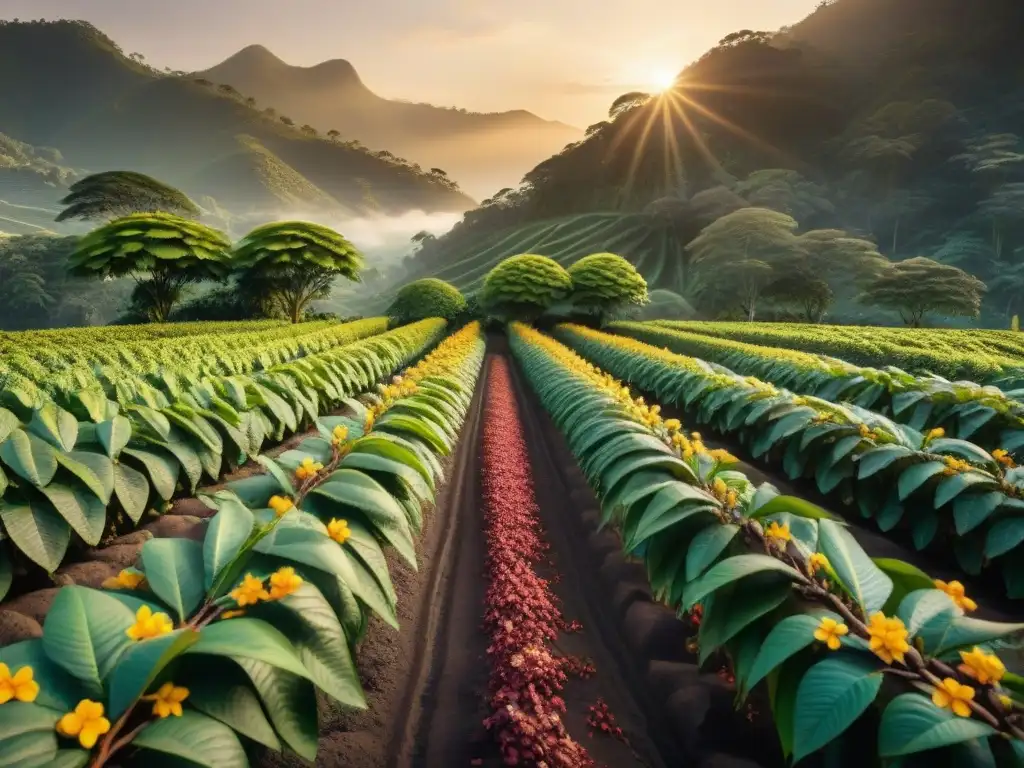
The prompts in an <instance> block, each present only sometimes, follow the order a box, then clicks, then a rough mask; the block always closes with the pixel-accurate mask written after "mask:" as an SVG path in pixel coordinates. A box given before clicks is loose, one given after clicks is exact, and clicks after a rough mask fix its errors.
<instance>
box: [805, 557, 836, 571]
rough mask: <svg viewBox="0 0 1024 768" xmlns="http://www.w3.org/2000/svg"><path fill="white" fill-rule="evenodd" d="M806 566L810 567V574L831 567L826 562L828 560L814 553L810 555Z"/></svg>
mask: <svg viewBox="0 0 1024 768" xmlns="http://www.w3.org/2000/svg"><path fill="white" fill-rule="evenodd" d="M807 565H808V566H809V567H810V569H811V573H812V574H813V573H815V572H816V571H822V570H824V569H826V568H831V567H832V564H831V563H830V562H829V561H828V558H827V557H825V556H824V555H823V554H821V553H820V552H815V553H814V554H813V555H811V556H810V557H809V558H808V559H807Z"/></svg>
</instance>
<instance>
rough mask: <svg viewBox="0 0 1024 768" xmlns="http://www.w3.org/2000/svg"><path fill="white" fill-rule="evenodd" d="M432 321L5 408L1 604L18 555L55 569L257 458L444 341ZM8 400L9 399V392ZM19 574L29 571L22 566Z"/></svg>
mask: <svg viewBox="0 0 1024 768" xmlns="http://www.w3.org/2000/svg"><path fill="white" fill-rule="evenodd" d="M445 327H446V323H445V321H444V320H440V319H435V320H424V321H421V322H419V323H414V324H412V325H408V326H404V327H401V328H397V329H395V330H392V331H387V332H385V333H381V334H379V335H377V336H371V337H369V338H359V336H361V335H365V332H366V331H370V330H374V329H376V328H377V326H376V325H373V324H370V325H365V326H360V327H359V328H357V329H356V333H355V334H354V336H353V340H352V342H351V343H349V344H344V345H342V346H338V347H335V348H333V349H331V350H329V351H326V352H321V353H319V354H313V355H307V356H304V357H299V358H296V359H293V360H291V361H289V362H285V363H280V364H277V365H273V366H271V367H269V368H267V369H265V370H262V371H259V372H254V373H252V374H248V375H230V376H201V375H199V374H196V375H194V376H182V375H170V374H168V375H163V374H162V373H161V374H157V375H154V376H152V377H148V378H138V379H134V380H133V379H121V380H118V381H112V382H110V389H109V391H108V390H104V389H100V388H95V387H93V388H88V389H81V390H74V391H70V392H67V393H65V395H64V396H63V397H58V398H56V399H54V400H46V401H43V402H32V403H22V402H21V401H18V400H16V399H15V400H14V402H10V401H9V405H10V408H0V599H2V598H3V596H4V595H5V594H6V593H7V591H8V589H9V588H10V585H11V582H12V578H13V569H14V565H15V563H16V558H15V557H14V555H15V553H20V554H19V557H22V558H24V560H27V561H29V562H31V563H34V564H35V565H37V566H39V567H41V568H43V569H45V570H46V571H49V572H52V571H54V570H55V569H56V568H58V567H59V566H60V564H61V562H62V561H63V560H64V558H65V556H66V554H67V552H68V550H69V548H70V547H71V545H72V541H73V540H76V541H78V540H80V541H81V542H82V543H84V544H85V545H89V546H95V545H96V544H97V543H99V542H100V540H101V538H102V537H103V536H104V534H105V533H109V532H110V531H111V530H123V529H125V528H128V527H130V526H132V525H135V524H137V523H139V522H140V520H141V519H142V517H143V515H144V514H147V513H150V514H152V512H153V511H159V510H161V509H163V508H164V506H165V504H166V502H167V501H168V500H169V499H171V498H172V497H173V496H175V495H176V494H178V493H182V492H192V491H194V490H195V489H196V487H197V486H198V485H199V483H200V481H201V480H202V479H203V477H204V476H205V477H206V478H208V479H210V480H212V481H216V480H217V479H218V478H219V477H220V475H221V473H222V472H224V471H225V470H227V469H230V468H231V467H233V466H236V465H237V464H239V463H241V462H243V461H244V460H245V459H246V458H253V457H255V456H256V455H258V453H259V451H260V449H261V448H262V447H263V446H264V445H265V444H266V443H267V442H270V441H274V442H279V441H280V440H282V439H283V438H284V436H285V435H286V434H292V433H294V432H296V431H298V430H300V429H302V428H303V426H304V425H307V424H312V423H313V421H314V420H315V419H316V418H317V417H318V416H319V414H320V413H322V412H325V411H327V410H329V409H332V408H334V407H336V406H337V405H339V404H341V403H343V402H344V401H345V400H346V398H349V397H350V396H351V395H353V394H356V393H358V392H361V391H364V390H366V389H368V388H370V387H372V386H373V384H374V382H375V381H378V380H380V379H381V378H384V377H386V376H390V375H391V374H393V373H394V372H395V371H396V370H398V369H399V368H400V367H401V366H402V365H405V364H407V363H409V362H410V361H411V360H413V359H415V358H416V357H418V356H420V355H422V354H423V353H424V352H425V351H426V350H427V349H429V348H430V347H431V346H433V345H434V344H436V343H437V342H438V341H439V340H440V338H441V337H442V336H443V335H444V330H445ZM4 394H5V395H8V394H10V393H9V392H5V393H4ZM19 567H20V566H19Z"/></svg>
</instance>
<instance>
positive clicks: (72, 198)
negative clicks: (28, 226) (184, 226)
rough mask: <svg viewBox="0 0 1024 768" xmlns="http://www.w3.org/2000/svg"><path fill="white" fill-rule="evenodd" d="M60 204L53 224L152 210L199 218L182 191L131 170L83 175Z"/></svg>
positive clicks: (108, 217) (112, 217)
mask: <svg viewBox="0 0 1024 768" xmlns="http://www.w3.org/2000/svg"><path fill="white" fill-rule="evenodd" d="M60 203H61V205H64V206H66V207H65V208H64V210H62V211H61V212H60V213H59V214H57V218H56V220H57V221H67V220H69V219H81V220H109V219H116V218H119V217H121V216H127V215H129V214H132V213H152V212H156V211H162V212H164V213H172V214H175V215H177V216H182V217H185V218H189V219H194V218H198V217H199V215H200V210H199V207H198V206H197V205H196V204H195V203H193V202H192V201H191V200H190V199H189V198H188V196H187V195H186V194H185V193H184V192H182V191H180V190H178V189H175V188H174V187H172V186H170V185H168V184H164V183H163V182H162V181H158V180H157V179H154V178H153V177H152V176H147V175H145V174H144V173H136V172H135V171H104V172H103V173H94V174H92V175H90V176H86V177H85V178H82V179H79V180H78V181H76V182H75V183H74V184H72V185H71V187H70V188H69V189H68V194H67V195H66V196H65V197H64V198H63V199H62V200H61V201H60Z"/></svg>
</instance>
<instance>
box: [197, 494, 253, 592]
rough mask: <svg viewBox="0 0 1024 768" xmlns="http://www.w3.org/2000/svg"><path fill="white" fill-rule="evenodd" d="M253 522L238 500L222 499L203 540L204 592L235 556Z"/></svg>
mask: <svg viewBox="0 0 1024 768" xmlns="http://www.w3.org/2000/svg"><path fill="white" fill-rule="evenodd" d="M255 523H256V521H255V518H254V517H253V515H252V512H251V511H249V508H248V507H246V506H245V505H244V504H242V503H241V502H240V501H238V500H237V499H231V498H228V499H224V500H223V501H221V502H220V503H219V505H218V507H217V514H216V515H214V516H213V519H212V520H210V524H209V525H208V526H207V529H206V536H205V537H204V538H203V578H204V585H205V587H206V589H210V588H211V587H213V584H214V581H215V580H217V578H218V576H220V575H221V573H222V572H223V570H224V569H225V568H226V567H227V565H228V564H229V563H230V562H231V561H232V560H233V559H234V558H235V557H236V556H237V555H238V553H239V552H240V551H241V549H242V545H243V544H245V542H246V540H248V538H249V535H250V534H251V533H252V529H253V526H254V525H255Z"/></svg>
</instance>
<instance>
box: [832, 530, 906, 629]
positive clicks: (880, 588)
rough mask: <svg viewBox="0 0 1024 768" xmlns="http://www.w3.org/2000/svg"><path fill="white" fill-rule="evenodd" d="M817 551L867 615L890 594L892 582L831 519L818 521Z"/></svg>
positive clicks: (878, 607)
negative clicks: (826, 559)
mask: <svg viewBox="0 0 1024 768" xmlns="http://www.w3.org/2000/svg"><path fill="white" fill-rule="evenodd" d="M818 551H819V552H821V553H822V554H823V555H825V557H827V558H828V560H829V562H830V563H831V564H832V568H833V569H834V571H835V573H836V576H838V578H839V581H840V583H841V584H842V586H843V588H844V589H846V591H847V592H849V594H850V596H851V597H853V599H854V600H856V601H857V602H858V603H859V604H860V606H861V607H862V608H863V609H864V611H865V612H866V613H869V614H871V613H874V612H875V611H877V610H880V609H881V607H882V606H883V605H885V602H886V600H888V598H889V595H890V594H891V593H892V588H893V587H892V580H891V579H890V578H889V577H888V576H886V575H885V573H883V572H882V570H881V569H880V568H879V567H878V566H877V565H875V563H874V562H873V561H872V560H871V558H870V557H868V556H867V554H866V553H865V552H864V550H863V549H861V547H860V544H858V543H857V541H856V540H855V539H854V538H853V536H852V534H850V532H849V531H847V530H846V529H845V528H843V527H842V526H840V525H837V524H836V523H834V522H832V521H831V520H821V521H819V523H818Z"/></svg>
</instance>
